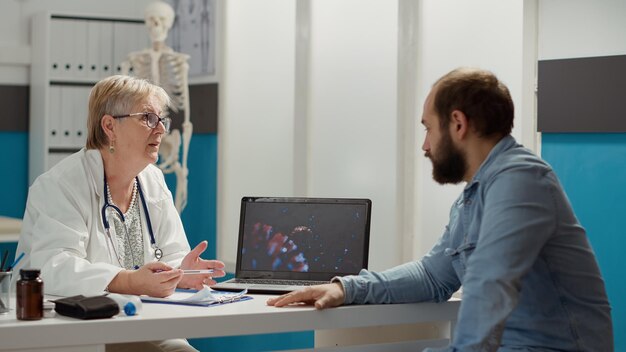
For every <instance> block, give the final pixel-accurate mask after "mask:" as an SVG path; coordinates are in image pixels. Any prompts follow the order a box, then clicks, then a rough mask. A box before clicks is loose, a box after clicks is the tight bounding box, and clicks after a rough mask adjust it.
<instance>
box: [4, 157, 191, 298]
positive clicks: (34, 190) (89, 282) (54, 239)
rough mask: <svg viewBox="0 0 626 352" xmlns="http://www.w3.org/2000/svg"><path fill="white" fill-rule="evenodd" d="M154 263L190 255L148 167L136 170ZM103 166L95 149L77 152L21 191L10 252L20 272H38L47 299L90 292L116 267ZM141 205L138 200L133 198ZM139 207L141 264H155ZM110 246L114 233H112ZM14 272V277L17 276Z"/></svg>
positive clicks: (159, 176) (168, 199)
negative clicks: (22, 203)
mask: <svg viewBox="0 0 626 352" xmlns="http://www.w3.org/2000/svg"><path fill="white" fill-rule="evenodd" d="M139 182H140V184H141V188H142V190H143V193H144V197H145V201H146V205H147V207H148V212H149V213H150V220H151V222H152V229H153V231H154V236H155V240H156V244H157V246H159V248H161V250H163V258H161V261H163V262H165V263H167V264H169V265H171V266H173V267H177V266H179V265H180V262H181V261H182V259H183V257H184V256H185V255H186V254H187V253H188V252H189V250H190V248H189V243H188V241H187V237H186V236H185V231H184V229H183V225H182V222H181V220H180V216H179V215H178V212H177V211H176V208H175V207H174V202H173V200H172V194H171V192H170V191H169V189H168V188H167V185H166V184H165V179H164V177H163V173H162V171H161V170H160V169H159V168H157V167H156V166H154V165H148V167H146V168H145V169H144V170H143V171H142V172H140V173H139ZM103 191H104V168H103V162H102V156H101V155H100V151H99V150H93V149H92V150H86V149H82V150H81V151H79V152H77V153H75V154H73V155H71V156H69V157H67V158H65V159H63V160H62V161H61V162H59V163H58V164H57V165H55V166H54V167H53V168H52V169H50V170H49V171H48V172H46V173H44V174H42V175H40V176H39V177H38V178H37V179H36V180H35V182H34V183H33V185H32V186H31V187H30V189H29V191H28V201H27V203H26V212H25V214H24V219H23V223H22V233H21V235H20V240H19V243H18V246H17V253H21V252H24V253H25V254H26V255H25V256H24V258H23V260H22V261H21V262H20V265H19V266H18V268H16V269H15V271H14V272H15V273H18V272H19V268H22V267H24V268H38V269H41V278H42V279H43V281H44V291H45V293H47V294H54V295H62V296H73V295H78V294H82V295H86V296H88V295H97V294H102V293H104V291H105V289H106V287H107V286H108V285H109V283H110V282H111V280H113V278H114V277H115V276H116V275H117V273H118V272H119V271H121V270H123V269H122V268H121V267H120V265H119V262H118V259H117V256H116V254H115V252H114V251H113V250H112V249H111V248H110V246H111V242H110V240H109V239H108V237H107V235H106V233H105V232H104V225H103V223H102V216H101V210H102V207H103V206H104V197H106V195H105V194H103ZM138 201H140V202H141V199H138ZM140 209H141V221H142V227H141V228H142V231H143V238H144V241H143V242H144V262H145V263H149V262H152V261H156V258H155V256H154V249H152V247H151V246H150V235H149V232H148V227H147V222H146V215H145V213H144V209H143V205H141V206H140ZM111 237H112V239H113V243H115V245H116V248H118V247H119V246H123V244H122V243H120V244H118V243H117V241H116V238H115V237H116V236H114V235H113V234H112V235H111ZM17 276H19V275H14V279H17Z"/></svg>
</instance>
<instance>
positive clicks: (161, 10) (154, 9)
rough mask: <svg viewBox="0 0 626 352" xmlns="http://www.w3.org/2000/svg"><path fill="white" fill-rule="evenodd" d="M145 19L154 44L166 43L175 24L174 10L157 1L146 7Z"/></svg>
mask: <svg viewBox="0 0 626 352" xmlns="http://www.w3.org/2000/svg"><path fill="white" fill-rule="evenodd" d="M144 19H145V21H146V26H147V27H148V31H149V32H150V38H151V39H152V42H153V43H154V42H164V41H165V38H167V31H169V30H170V28H171V27H172V23H174V9H172V7H171V6H170V5H169V4H167V3H165V2H162V1H155V2H153V3H151V4H149V5H148V6H147V7H146V9H145V11H144Z"/></svg>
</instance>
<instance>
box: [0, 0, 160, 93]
mask: <svg viewBox="0 0 626 352" xmlns="http://www.w3.org/2000/svg"><path fill="white" fill-rule="evenodd" d="M152 1H153V0H134V1H127V0H110V1H109V0H107V1H98V0H2V1H1V5H0V84H16V85H28V84H29V82H30V76H29V71H30V59H31V58H30V54H31V53H30V18H31V16H32V15H33V14H34V13H37V12H39V11H53V12H55V13H68V14H86V15H100V16H113V17H127V18H128V17H129V18H143V9H144V8H145V7H146V5H147V4H149V3H150V2H152ZM147 35H148V34H147V32H146V36H147Z"/></svg>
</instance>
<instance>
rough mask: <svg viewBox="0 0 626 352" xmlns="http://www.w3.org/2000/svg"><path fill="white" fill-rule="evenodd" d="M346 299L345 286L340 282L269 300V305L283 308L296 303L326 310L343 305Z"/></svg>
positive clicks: (311, 287) (308, 288) (312, 287)
mask: <svg viewBox="0 0 626 352" xmlns="http://www.w3.org/2000/svg"><path fill="white" fill-rule="evenodd" d="M344 298H345V293H344V292H343V286H341V284H340V283H339V282H333V283H332V284H325V285H317V286H310V287H307V288H305V289H303V290H298V291H293V292H290V293H287V294H285V295H282V296H278V297H274V298H270V299H268V300H267V305H270V306H275V307H283V306H286V305H289V304H294V303H306V304H314V305H315V308H317V309H325V308H332V307H337V306H340V305H342V304H343V300H344Z"/></svg>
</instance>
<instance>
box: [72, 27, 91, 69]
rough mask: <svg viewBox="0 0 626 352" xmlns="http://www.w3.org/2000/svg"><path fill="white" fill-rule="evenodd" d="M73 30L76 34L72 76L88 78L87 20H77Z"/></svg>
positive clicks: (73, 46) (73, 47)
mask: <svg viewBox="0 0 626 352" xmlns="http://www.w3.org/2000/svg"><path fill="white" fill-rule="evenodd" d="M72 27H73V28H72V32H73V35H74V38H73V41H74V44H73V45H72V49H73V51H74V55H73V57H72V70H71V71H70V72H71V77H70V78H86V77H87V73H88V71H87V39H88V37H87V35H88V33H87V21H84V20H81V21H79V20H76V21H74V23H73V24H72Z"/></svg>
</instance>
